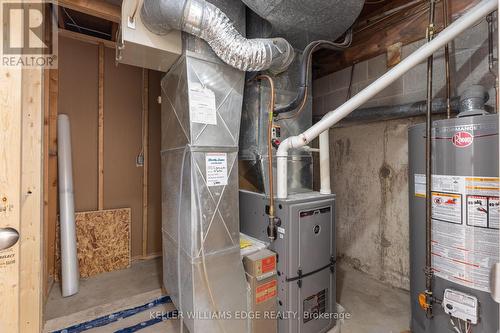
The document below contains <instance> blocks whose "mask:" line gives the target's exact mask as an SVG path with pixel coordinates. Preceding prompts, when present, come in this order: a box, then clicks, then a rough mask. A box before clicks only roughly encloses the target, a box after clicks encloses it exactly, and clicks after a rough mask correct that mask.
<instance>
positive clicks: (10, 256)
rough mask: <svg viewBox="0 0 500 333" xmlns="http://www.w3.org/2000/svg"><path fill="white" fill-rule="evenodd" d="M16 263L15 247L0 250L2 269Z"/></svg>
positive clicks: (0, 266) (0, 267)
mask: <svg viewBox="0 0 500 333" xmlns="http://www.w3.org/2000/svg"><path fill="white" fill-rule="evenodd" d="M15 263H16V252H15V251H14V249H13V248H10V249H7V250H4V251H0V270H1V269H3V268H7V267H8V266H11V265H14V264H15Z"/></svg>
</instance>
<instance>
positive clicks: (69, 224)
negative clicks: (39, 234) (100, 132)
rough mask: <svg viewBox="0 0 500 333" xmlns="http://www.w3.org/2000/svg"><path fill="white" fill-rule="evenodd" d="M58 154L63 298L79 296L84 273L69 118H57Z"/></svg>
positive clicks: (62, 115) (65, 116)
mask: <svg viewBox="0 0 500 333" xmlns="http://www.w3.org/2000/svg"><path fill="white" fill-rule="evenodd" d="M57 131H58V134H57V135H58V138H57V150H58V159H57V160H58V168H59V209H60V214H59V216H60V226H61V227H60V230H61V237H60V239H61V282H62V283H61V284H62V295H63V297H67V296H71V295H74V294H76V293H77V292H78V284H79V278H80V273H79V269H78V257H77V252H76V225H75V202H74V194H73V171H72V162H71V132H70V124H69V117H68V116H67V115H65V114H60V115H59V116H58V117H57Z"/></svg>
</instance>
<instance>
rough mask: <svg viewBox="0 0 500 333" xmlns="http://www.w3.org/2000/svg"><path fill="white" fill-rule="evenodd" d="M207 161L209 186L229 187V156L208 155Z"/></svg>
mask: <svg viewBox="0 0 500 333" xmlns="http://www.w3.org/2000/svg"><path fill="white" fill-rule="evenodd" d="M205 160H206V176H207V186H224V185H227V154H226V153H207V155H206V156H205Z"/></svg>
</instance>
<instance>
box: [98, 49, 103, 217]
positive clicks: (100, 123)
mask: <svg viewBox="0 0 500 333" xmlns="http://www.w3.org/2000/svg"><path fill="white" fill-rule="evenodd" d="M98 80H99V82H98V88H99V104H98V107H99V116H98V128H99V138H98V145H99V146H98V154H99V156H98V164H99V166H98V182H99V186H98V191H99V192H98V194H97V198H98V209H99V210H103V209H104V44H102V43H101V44H99V79H98Z"/></svg>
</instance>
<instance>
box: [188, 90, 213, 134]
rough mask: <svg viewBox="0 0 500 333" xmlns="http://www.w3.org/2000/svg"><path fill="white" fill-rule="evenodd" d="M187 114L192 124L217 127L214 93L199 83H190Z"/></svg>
mask: <svg viewBox="0 0 500 333" xmlns="http://www.w3.org/2000/svg"><path fill="white" fill-rule="evenodd" d="M189 113H190V115H191V121H192V122H193V123H199V124H208V125H217V108H216V106H215V94H214V92H213V91H212V90H210V89H208V88H205V87H203V86H202V85H201V84H199V83H190V86H189Z"/></svg>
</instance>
